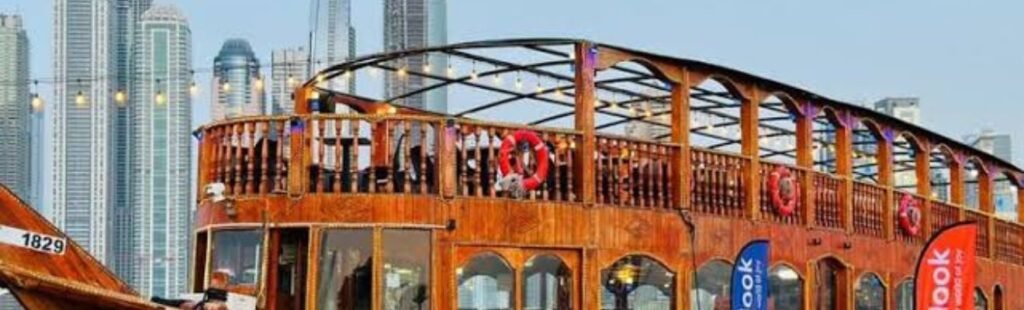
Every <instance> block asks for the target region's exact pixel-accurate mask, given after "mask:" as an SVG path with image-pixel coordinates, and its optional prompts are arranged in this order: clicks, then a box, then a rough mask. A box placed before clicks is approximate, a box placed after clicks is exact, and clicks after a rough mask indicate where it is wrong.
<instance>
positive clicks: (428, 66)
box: [423, 62, 430, 72]
mask: <svg viewBox="0 0 1024 310" xmlns="http://www.w3.org/2000/svg"><path fill="white" fill-rule="evenodd" d="M423 72H430V63H429V62H428V63H425V64H423Z"/></svg>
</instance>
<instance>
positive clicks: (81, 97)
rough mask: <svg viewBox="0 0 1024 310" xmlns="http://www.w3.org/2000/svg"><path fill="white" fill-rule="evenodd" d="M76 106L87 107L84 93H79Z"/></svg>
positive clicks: (76, 97)
mask: <svg viewBox="0 0 1024 310" xmlns="http://www.w3.org/2000/svg"><path fill="white" fill-rule="evenodd" d="M75 104H77V105H79V106H83V105H85V94H83V93H82V91H78V94H77V95H75Z"/></svg>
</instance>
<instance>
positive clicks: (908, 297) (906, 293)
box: [895, 279, 914, 310]
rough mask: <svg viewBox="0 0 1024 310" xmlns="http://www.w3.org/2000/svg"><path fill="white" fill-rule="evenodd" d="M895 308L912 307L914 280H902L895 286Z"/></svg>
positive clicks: (911, 309) (900, 309) (906, 309)
mask: <svg viewBox="0 0 1024 310" xmlns="http://www.w3.org/2000/svg"><path fill="white" fill-rule="evenodd" d="M895 300H896V310H913V309H914V280H913V279H910V280H903V282H901V283H900V286H898V287H896V299H895Z"/></svg>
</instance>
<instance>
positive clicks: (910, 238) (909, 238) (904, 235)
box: [890, 191, 928, 243]
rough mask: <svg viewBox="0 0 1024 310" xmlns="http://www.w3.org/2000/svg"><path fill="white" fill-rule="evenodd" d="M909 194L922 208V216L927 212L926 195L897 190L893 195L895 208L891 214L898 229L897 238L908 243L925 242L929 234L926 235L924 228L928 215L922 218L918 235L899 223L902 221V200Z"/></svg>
mask: <svg viewBox="0 0 1024 310" xmlns="http://www.w3.org/2000/svg"><path fill="white" fill-rule="evenodd" d="M907 195H909V196H910V197H911V198H912V199H914V200H915V203H916V205H917V207H918V208H919V209H920V210H921V216H924V214H925V213H926V210H925V208H926V206H925V203H924V202H925V198H924V197H921V196H920V195H916V194H913V193H908V192H904V191H895V192H894V193H893V195H892V199H893V202H892V206H893V207H892V209H893V212H892V214H891V215H890V217H891V218H892V221H893V227H894V228H895V230H896V239H897V240H900V241H903V242H908V243H924V241H925V240H926V239H928V236H925V229H924V225H926V224H925V223H926V222H925V221H926V220H927V217H926V218H922V219H921V221H922V222H921V227H920V228H919V229H918V232H917V235H911V234H910V233H909V232H907V231H906V230H905V229H902V228H901V227H900V225H899V223H900V202H901V201H902V200H903V197H904V196H907Z"/></svg>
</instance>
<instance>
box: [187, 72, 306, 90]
mask: <svg viewBox="0 0 1024 310" xmlns="http://www.w3.org/2000/svg"><path fill="white" fill-rule="evenodd" d="M193 85H195V82H193ZM292 86H295V76H294V75H292V74H291V73H289V74H288V87H292Z"/></svg>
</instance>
